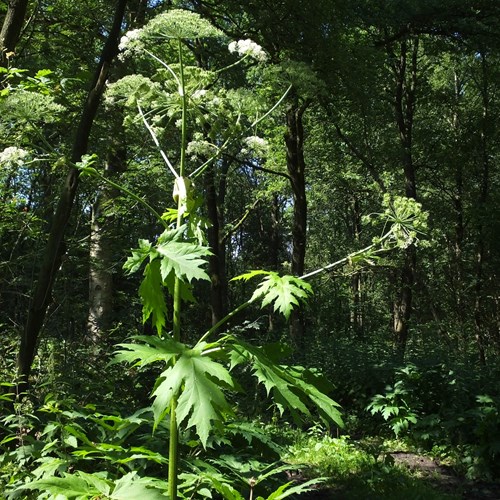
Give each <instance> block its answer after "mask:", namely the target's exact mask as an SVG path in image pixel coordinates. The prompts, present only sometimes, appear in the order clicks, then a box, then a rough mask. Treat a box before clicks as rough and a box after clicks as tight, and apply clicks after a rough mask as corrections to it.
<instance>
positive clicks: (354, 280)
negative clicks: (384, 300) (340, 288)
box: [349, 194, 364, 339]
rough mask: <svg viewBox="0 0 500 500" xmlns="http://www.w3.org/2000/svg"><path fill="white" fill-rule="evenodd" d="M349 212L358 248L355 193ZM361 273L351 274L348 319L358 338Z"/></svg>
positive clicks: (361, 330)
mask: <svg viewBox="0 0 500 500" xmlns="http://www.w3.org/2000/svg"><path fill="white" fill-rule="evenodd" d="M349 212H350V219H351V221H350V223H349V231H350V233H351V237H352V240H353V241H354V242H355V244H356V248H360V235H361V208H360V204H359V198H358V196H357V195H356V194H354V195H353V200H352V206H351V209H350V210H349ZM362 286H363V280H362V274H361V272H360V271H356V272H355V273H354V274H353V275H352V276H351V301H352V302H351V308H350V320H351V331H352V332H353V333H354V335H355V336H356V337H357V338H358V339H363V337H364V321H363V301H362V293H363V290H362Z"/></svg>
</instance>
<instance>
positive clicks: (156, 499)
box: [110, 472, 166, 500]
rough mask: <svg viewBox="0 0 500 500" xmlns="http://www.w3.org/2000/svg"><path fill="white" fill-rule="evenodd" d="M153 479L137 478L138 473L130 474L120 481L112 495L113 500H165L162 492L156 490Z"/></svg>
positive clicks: (117, 482)
mask: <svg viewBox="0 0 500 500" xmlns="http://www.w3.org/2000/svg"><path fill="white" fill-rule="evenodd" d="M156 482H157V481H155V480H154V479H152V478H141V477H137V473H136V472H129V473H128V474H126V475H125V476H123V477H122V478H120V479H119V480H118V481H116V484H115V488H114V490H113V492H112V493H111V495H110V498H111V499H112V500H137V499H138V498H140V499H141V500H165V499H166V497H165V496H164V495H162V491H161V490H159V489H157V488H155V483H156Z"/></svg>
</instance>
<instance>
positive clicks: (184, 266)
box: [157, 241, 211, 283]
mask: <svg viewBox="0 0 500 500" xmlns="http://www.w3.org/2000/svg"><path fill="white" fill-rule="evenodd" d="M157 250H158V253H159V254H160V255H161V256H162V259H161V275H162V278H163V280H166V279H167V278H168V276H169V275H170V273H174V275H175V276H176V277H177V278H179V279H181V280H183V279H186V280H187V281H188V282H189V283H191V281H192V280H193V279H200V280H206V281H210V278H209V276H208V274H207V273H206V272H205V270H204V269H202V266H204V265H205V264H206V261H205V260H204V259H202V257H204V256H207V255H211V252H210V250H209V249H208V248H207V247H204V246H202V245H198V244H196V243H189V242H185V241H167V242H166V243H163V244H161V245H158V247H157Z"/></svg>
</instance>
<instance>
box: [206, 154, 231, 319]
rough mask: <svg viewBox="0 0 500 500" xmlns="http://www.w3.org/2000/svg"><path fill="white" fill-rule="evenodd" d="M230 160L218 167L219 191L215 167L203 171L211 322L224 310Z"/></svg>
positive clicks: (225, 306)
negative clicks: (208, 222)
mask: <svg viewBox="0 0 500 500" xmlns="http://www.w3.org/2000/svg"><path fill="white" fill-rule="evenodd" d="M228 167H229V164H228V163H227V162H224V163H223V165H222V168H221V173H220V176H221V177H220V180H219V183H218V191H219V192H218V193H217V187H216V177H215V168H213V167H212V168H209V169H208V170H207V172H206V174H205V193H206V195H205V202H206V204H207V214H208V219H209V220H210V224H211V227H209V228H208V231H207V237H208V245H209V247H210V249H211V250H212V254H213V255H211V256H210V257H209V259H208V275H209V276H210V281H211V283H210V309H211V312H212V325H215V324H217V323H218V322H219V321H220V320H221V319H222V318H223V317H224V316H225V315H226V314H227V277H226V240H225V237H224V234H223V230H224V200H225V196H226V187H227V186H226V175H227V170H228Z"/></svg>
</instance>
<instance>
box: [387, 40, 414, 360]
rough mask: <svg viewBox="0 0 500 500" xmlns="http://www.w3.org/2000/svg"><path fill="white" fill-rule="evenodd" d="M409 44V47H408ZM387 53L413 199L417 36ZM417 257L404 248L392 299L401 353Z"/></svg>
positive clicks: (409, 193) (408, 187) (401, 352)
mask: <svg viewBox="0 0 500 500" xmlns="http://www.w3.org/2000/svg"><path fill="white" fill-rule="evenodd" d="M409 44H410V47H408V45H409ZM409 51H410V54H409V53H408V52H409ZM389 55H390V57H391V58H392V59H393V61H394V64H393V71H394V76H395V87H396V89H395V95H394V113H395V120H396V125H397V129H398V132H399V140H400V144H401V150H402V156H401V161H402V164H403V170H404V178H405V196H406V197H407V198H413V199H416V198H417V187H416V177H415V165H414V162H413V156H412V132H413V117H414V113H415V99H416V86H417V56H418V39H414V40H403V41H402V42H401V47H400V54H399V57H398V58H396V56H395V54H394V53H390V54H389ZM408 66H409V67H408ZM416 261H417V255H416V249H415V246H414V245H410V246H409V247H408V248H407V249H406V250H405V259H404V263H403V267H402V269H401V273H400V278H399V291H398V294H397V297H396V300H395V302H394V311H393V312H394V322H393V334H394V342H395V346H396V350H397V352H398V354H399V355H400V357H404V354H405V351H406V344H407V341H408V333H409V325H410V318H411V312H412V301H413V286H414V283H415V268H416Z"/></svg>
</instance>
